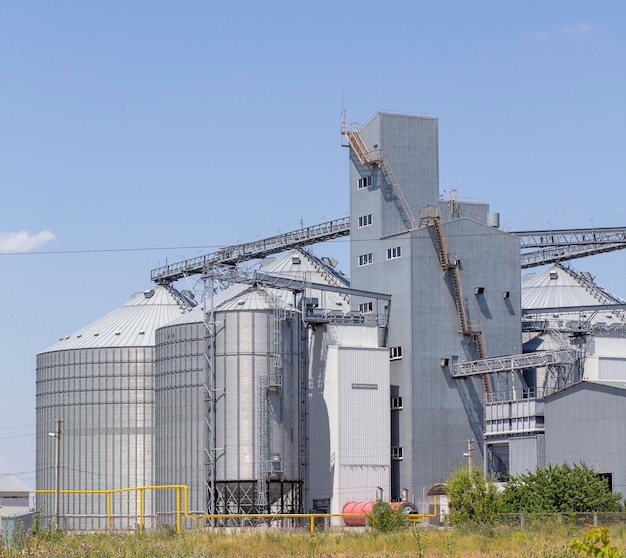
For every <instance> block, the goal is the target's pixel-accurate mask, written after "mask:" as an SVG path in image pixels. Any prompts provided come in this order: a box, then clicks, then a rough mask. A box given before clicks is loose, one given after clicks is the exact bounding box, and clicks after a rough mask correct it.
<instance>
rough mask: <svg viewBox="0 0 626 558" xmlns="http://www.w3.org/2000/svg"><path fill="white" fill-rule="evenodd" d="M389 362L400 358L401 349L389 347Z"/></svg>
mask: <svg viewBox="0 0 626 558" xmlns="http://www.w3.org/2000/svg"><path fill="white" fill-rule="evenodd" d="M389 358H390V360H398V359H400V358H402V347H389Z"/></svg>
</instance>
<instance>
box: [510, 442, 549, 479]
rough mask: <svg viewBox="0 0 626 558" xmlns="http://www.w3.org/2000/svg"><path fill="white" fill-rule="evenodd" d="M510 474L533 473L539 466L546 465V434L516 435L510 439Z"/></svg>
mask: <svg viewBox="0 0 626 558" xmlns="http://www.w3.org/2000/svg"><path fill="white" fill-rule="evenodd" d="M508 444H509V463H510V468H509V474H511V475H523V474H526V473H533V472H535V470H536V469H537V467H540V468H543V467H545V436H544V435H543V434H536V435H535V436H520V437H518V436H515V437H511V438H509V440H508Z"/></svg>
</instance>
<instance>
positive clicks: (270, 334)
mask: <svg viewBox="0 0 626 558" xmlns="http://www.w3.org/2000/svg"><path fill="white" fill-rule="evenodd" d="M215 321H216V324H217V336H216V345H215V374H216V382H215V387H216V393H217V394H218V396H217V398H216V413H215V414H216V428H215V434H216V450H215V471H216V487H215V490H216V492H215V498H216V503H217V509H218V510H219V511H220V512H224V513H228V512H233V513H238V512H239V511H240V510H241V511H245V512H251V513H255V512H261V513H262V512H265V511H275V512H279V513H280V512H286V511H297V510H298V508H299V506H300V502H301V480H302V472H301V470H300V447H301V444H300V441H301V440H300V430H301V428H300V427H301V422H300V420H301V416H302V413H301V410H300V409H301V405H302V400H301V397H300V386H301V385H302V367H301V364H300V356H299V355H300V351H299V347H300V344H301V343H302V337H301V336H302V333H301V332H302V328H301V320H300V319H299V316H298V315H297V314H296V313H295V311H294V310H293V308H291V309H290V308H289V307H287V306H286V305H285V304H284V302H283V301H282V300H281V299H279V298H277V297H274V295H272V294H271V292H269V291H266V290H263V289H260V288H257V289H254V290H251V291H249V292H247V293H245V294H243V295H242V296H240V297H238V298H237V299H235V300H231V301H228V302H227V303H225V304H224V305H222V306H220V308H219V310H218V311H217V312H216V313H215Z"/></svg>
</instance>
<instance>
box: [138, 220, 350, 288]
mask: <svg viewBox="0 0 626 558" xmlns="http://www.w3.org/2000/svg"><path fill="white" fill-rule="evenodd" d="M349 235H350V218H349V217H344V218H342V219H335V220H333V221H326V222H325V223H320V224H319V225H313V226H311V227H304V228H301V229H298V230H295V231H291V232H287V233H283V234H279V235H276V236H270V237H268V238H264V239H261V240H256V241H254V242H247V243H245V244H237V245H233V246H227V247H225V248H220V249H219V250H217V251H216V252H213V253H212V254H207V255H204V256H198V257H197V258H192V259H189V260H183V261H181V262H178V263H174V264H170V265H166V266H163V267H159V268H156V269H153V270H152V272H151V274H150V277H151V279H152V281H154V282H155V283H159V284H164V283H171V282H173V281H177V280H178V279H182V278H183V277H189V276H191V275H198V274H201V273H203V272H204V271H205V270H207V269H211V268H214V267H215V266H229V265H231V266H233V265H237V264H239V263H242V262H246V261H250V260H255V259H259V258H265V257H267V256H270V255H272V254H278V253H280V252H284V251H285V250H290V249H292V248H300V247H302V246H309V245H311V244H316V243H318V242H325V241H327V240H332V239H334V238H340V237H343V236H349Z"/></svg>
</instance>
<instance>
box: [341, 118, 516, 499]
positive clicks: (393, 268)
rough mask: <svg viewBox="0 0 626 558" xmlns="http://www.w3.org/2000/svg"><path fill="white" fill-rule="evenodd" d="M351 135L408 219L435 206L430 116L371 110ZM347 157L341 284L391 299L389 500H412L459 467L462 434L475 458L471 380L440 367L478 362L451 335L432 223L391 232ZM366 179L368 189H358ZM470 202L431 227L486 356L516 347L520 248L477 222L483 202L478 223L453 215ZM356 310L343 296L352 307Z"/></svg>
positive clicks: (449, 291) (372, 189)
mask: <svg viewBox="0 0 626 558" xmlns="http://www.w3.org/2000/svg"><path fill="white" fill-rule="evenodd" d="M361 133H362V137H363V139H364V140H365V142H366V144H367V146H368V148H369V149H382V150H383V151H384V153H385V156H386V157H387V159H388V161H389V163H390V165H391V167H392V169H393V173H394V175H395V176H396V178H397V181H398V184H399V186H400V189H401V190H402V193H403V194H404V197H405V198H406V200H407V201H408V203H409V205H410V207H411V210H412V211H413V214H414V217H415V218H416V220H418V219H419V210H420V208H422V207H425V206H428V205H432V206H440V202H439V192H438V171H437V164H438V154H437V141H436V140H437V121H436V120H434V119H428V118H419V117H407V116H402V115H387V114H379V115H377V116H376V117H374V118H373V119H372V120H371V121H370V122H368V123H367V124H366V125H365V126H364V127H363V129H362V131H361ZM350 162H351V164H350V200H351V223H352V224H351V278H352V281H351V285H352V286H353V287H354V288H357V289H366V290H371V291H375V292H382V293H389V294H391V295H392V301H391V314H390V326H389V338H388V345H389V347H390V350H391V354H392V355H394V354H395V355H396V358H394V360H392V362H391V387H392V393H393V394H394V396H397V397H399V398H400V399H396V401H398V402H401V406H400V408H397V409H396V410H393V411H392V413H393V414H392V424H393V430H392V445H394V446H398V448H399V450H401V454H402V457H401V458H400V453H399V451H398V450H397V451H396V454H395V455H396V456H397V459H396V460H394V461H393V462H392V471H393V474H392V477H393V481H392V482H393V487H392V494H393V496H396V497H397V496H400V492H401V489H402V488H407V489H408V490H409V492H410V493H411V494H415V495H417V498H418V499H419V495H421V494H422V491H423V488H424V487H425V488H426V489H427V490H428V489H429V488H430V487H431V486H433V485H434V484H435V483H437V482H442V481H444V480H445V478H446V476H447V475H448V474H449V472H450V470H451V469H452V468H453V467H454V465H455V464H457V463H458V462H460V461H462V460H463V457H462V456H463V452H464V451H465V450H466V447H467V439H469V438H473V439H474V440H476V441H477V443H476V444H475V446H476V448H477V450H478V453H477V454H476V455H475V457H476V458H477V459H480V458H481V457H482V456H481V455H480V452H481V451H482V444H481V443H480V442H481V441H482V435H483V424H482V423H483V388H482V385H481V381H480V379H476V378H475V379H465V380H456V379H454V378H452V377H451V376H450V372H449V368H446V367H442V366H441V362H442V359H448V360H449V362H453V361H454V360H455V359H458V360H472V359H475V358H478V351H477V350H476V345H475V343H473V342H472V341H471V338H470V337H469V336H463V335H461V334H460V333H459V330H460V325H459V318H458V313H457V307H456V303H455V292H454V287H453V283H452V280H451V272H447V273H444V272H443V270H442V268H441V263H440V261H439V255H438V244H437V239H436V236H435V234H434V227H432V226H430V227H422V228H420V229H414V230H411V231H407V232H398V233H396V231H398V230H401V229H402V226H401V223H402V221H401V219H400V215H399V212H398V209H397V207H396V205H395V204H394V202H393V200H392V199H391V198H390V196H389V194H388V192H387V191H385V189H384V187H383V183H382V180H383V178H382V176H381V172H380V170H379V168H377V167H369V166H366V167H362V166H360V164H359V162H358V160H356V158H355V156H354V154H353V153H351V159H350ZM367 176H372V179H371V184H370V183H369V182H368V183H367V187H364V184H365V183H364V182H363V181H362V178H364V177H367ZM441 205H442V207H444V208H445V207H446V206H445V205H443V204H441ZM469 207H470V206H469V205H467V204H461V206H460V210H461V213H460V215H461V218H459V215H450V214H445V215H443V216H442V222H443V228H444V232H445V237H446V242H447V248H448V250H447V251H448V253H449V254H450V258H451V259H458V260H460V267H459V269H460V277H461V284H462V287H463V289H464V296H463V303H464V304H465V306H466V308H467V312H468V317H469V320H470V324H471V327H472V330H480V331H483V332H484V339H485V344H486V349H487V354H488V356H498V355H503V354H511V353H515V352H520V351H521V320H520V318H521V310H520V306H521V303H520V299H521V293H520V280H519V276H520V265H519V242H518V240H517V239H516V238H514V237H513V236H511V235H508V234H506V233H504V232H503V231H500V230H498V229H496V228H493V227H490V226H487V224H486V220H487V215H488V206H486V204H477V206H476V211H475V216H477V217H479V218H480V219H481V222H478V221H476V220H474V219H469V218H463V217H462V212H463V211H465V212H468V208H469ZM370 216H371V217H370ZM482 219H484V221H482ZM405 228H406V227H405ZM390 232H393V233H394V234H390ZM477 287H480V294H479V295H475V294H474V292H475V288H477ZM367 303H368V301H367V300H365V299H363V298H356V297H353V302H352V306H353V309H355V310H357V309H363V305H367ZM365 309H367V306H365ZM372 310H373V311H376V308H375V307H374V308H372ZM398 349H399V350H400V352H401V356H398ZM394 351H395V352H394ZM499 387H504V386H496V388H499Z"/></svg>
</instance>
